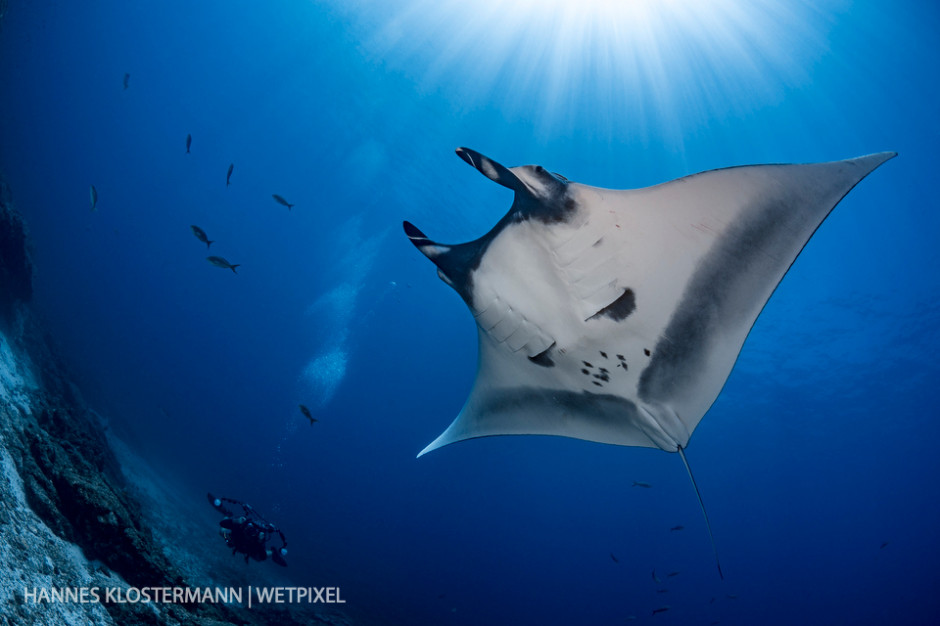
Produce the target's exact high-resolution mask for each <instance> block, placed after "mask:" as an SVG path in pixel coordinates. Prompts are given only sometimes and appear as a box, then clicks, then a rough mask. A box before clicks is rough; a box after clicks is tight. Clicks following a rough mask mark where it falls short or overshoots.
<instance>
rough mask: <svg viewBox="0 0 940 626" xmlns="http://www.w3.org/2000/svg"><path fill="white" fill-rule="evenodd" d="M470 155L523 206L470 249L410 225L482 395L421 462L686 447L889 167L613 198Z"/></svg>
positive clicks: (748, 171) (465, 154)
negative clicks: (851, 201)
mask: <svg viewBox="0 0 940 626" xmlns="http://www.w3.org/2000/svg"><path fill="white" fill-rule="evenodd" d="M458 154H460V156H461V157H462V158H464V160H466V161H467V162H468V163H470V164H471V165H473V166H474V167H476V168H477V169H478V170H480V171H481V172H482V173H484V174H485V175H486V176H488V177H489V178H491V179H493V180H495V181H496V182H499V183H500V184H502V185H504V186H506V187H509V188H511V189H513V190H514V191H515V201H514V203H513V206H512V209H511V210H510V211H509V213H508V214H507V215H506V216H505V217H504V218H503V219H502V220H500V222H499V223H498V224H497V225H496V226H495V227H494V228H493V230H491V231H490V232H489V233H488V234H487V235H485V236H484V237H482V238H480V239H478V240H476V241H473V242H469V243H466V244H458V245H450V246H448V245H441V244H436V243H434V242H432V241H430V240H429V239H427V237H425V236H424V235H423V233H421V231H419V230H418V229H417V228H415V227H414V226H412V225H410V224H408V223H406V224H405V230H406V232H407V234H408V236H409V237H410V238H411V240H412V242H413V243H414V244H415V245H416V246H417V247H418V248H419V249H420V250H421V251H422V252H424V253H425V254H426V255H427V256H428V257H429V258H431V260H433V261H434V262H435V263H436V264H437V265H438V267H439V273H440V275H441V277H442V278H443V279H444V280H445V281H446V282H447V283H448V284H450V285H451V286H453V287H454V288H455V289H456V290H457V291H458V293H460V295H461V296H462V297H463V299H464V300H465V302H466V303H467V305H468V306H469V308H470V310H471V311H472V313H473V315H474V317H475V318H476V321H477V326H478V330H479V345H480V359H479V369H478V371H477V376H476V381H475V383H474V386H473V391H472V392H471V394H470V396H469V398H468V400H467V403H466V405H465V406H464V407H463V410H462V411H461V412H460V414H459V415H458V416H457V419H456V420H454V422H453V423H452V424H451V425H450V427H448V428H447V430H445V431H444V433H443V434H442V435H441V436H440V437H438V438H437V439H436V440H435V441H434V442H432V443H431V444H430V445H429V446H427V447H426V448H425V449H424V450H423V451H422V452H421V454H424V453H425V452H428V451H430V450H434V449H436V448H439V447H441V446H444V445H446V444H449V443H453V442H456V441H461V440H463V439H470V438H474V437H485V436H489V435H509V434H542V435H561V436H566V437H575V438H578V439H586V440H591V441H599V442H604V443H612V444H618V445H628V446H647V447H658V448H661V449H663V450H667V451H671V452H675V451H677V450H681V449H682V448H685V447H686V445H687V444H688V441H689V438H690V437H691V435H692V432H693V431H694V430H695V427H696V426H697V425H698V423H699V421H700V420H701V419H702V417H703V416H704V415H705V413H706V411H708V409H709V407H710V406H711V405H712V403H713V402H714V401H715V399H716V398H717V396H718V393H719V392H720V391H721V388H722V386H723V385H724V383H725V381H726V380H727V378H728V375H729V374H730V372H731V368H732V367H733V365H734V362H735V359H736V358H737V356H738V353H739V352H740V350H741V347H742V345H743V343H744V340H745V338H746V337H747V334H748V332H749V331H750V329H751V326H752V325H753V324H754V321H755V320H756V319H757V316H758V314H759V313H760V311H761V309H762V308H763V307H764V304H765V303H766V302H767V300H768V298H769V297H770V295H771V294H772V293H773V291H774V289H775V288H776V286H777V284H778V283H779V282H780V280H781V279H782V278H783V275H784V274H785V273H786V271H787V269H788V268H789V267H790V265H791V264H792V263H793V261H794V260H795V259H796V257H797V255H798V254H799V253H800V251H801V250H802V249H803V246H804V245H805V244H806V242H807V241H808V240H809V238H810V236H812V234H813V232H814V231H815V230H816V228H817V227H818V226H819V225H820V223H821V222H822V221H823V220H824V219H825V218H826V216H827V215H828V214H829V212H830V211H831V210H832V209H833V207H835V205H836V204H837V203H838V202H839V201H840V200H841V199H842V197H843V196H845V194H847V193H848V192H849V191H850V190H851V189H852V187H854V186H855V185H856V184H857V183H858V182H859V181H860V180H861V179H862V178H864V177H865V176H866V175H867V174H868V173H870V172H871V171H872V170H874V169H875V168H876V167H878V166H879V165H881V164H882V163H884V162H885V161H887V160H888V159H890V158H892V157H893V156H895V155H894V153H888V152H885V153H880V154H873V155H870V156H864V157H859V158H856V159H849V160H846V161H836V162H832V163H820V164H809V165H756V166H746V167H734V168H729V169H721V170H714V171H709V172H704V173H701V174H696V175H693V176H688V177H686V178H681V179H678V180H674V181H671V182H668V183H663V184H661V185H657V186H655V187H649V188H646V189H637V190H611V189H600V188H597V187H589V186H587V185H581V184H578V183H573V182H569V181H567V180H566V179H564V178H562V177H560V176H557V175H554V174H551V173H549V172H547V171H545V170H544V169H542V168H541V167H532V166H525V167H516V168H511V169H509V168H505V167H503V166H501V165H499V164H498V163H496V162H495V161H492V160H490V159H487V158H486V157H484V156H482V155H480V154H478V153H476V152H473V151H470V150H465V149H461V150H459V151H458Z"/></svg>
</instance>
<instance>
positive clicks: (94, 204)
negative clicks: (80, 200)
mask: <svg viewBox="0 0 940 626" xmlns="http://www.w3.org/2000/svg"><path fill="white" fill-rule="evenodd" d="M91 210H92V211H97V210H98V190H97V189H95V186H94V185H92V186H91Z"/></svg>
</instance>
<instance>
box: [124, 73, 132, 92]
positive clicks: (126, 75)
mask: <svg viewBox="0 0 940 626" xmlns="http://www.w3.org/2000/svg"><path fill="white" fill-rule="evenodd" d="M130 79H131V75H130V74H127V73H125V74H124V89H127V83H128V81H130Z"/></svg>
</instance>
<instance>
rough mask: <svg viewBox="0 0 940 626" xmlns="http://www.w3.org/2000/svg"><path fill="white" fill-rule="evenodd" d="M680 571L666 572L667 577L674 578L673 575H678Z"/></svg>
mask: <svg viewBox="0 0 940 626" xmlns="http://www.w3.org/2000/svg"><path fill="white" fill-rule="evenodd" d="M678 575H679V572H669V573H668V574H666V578H672V577H673V576H678Z"/></svg>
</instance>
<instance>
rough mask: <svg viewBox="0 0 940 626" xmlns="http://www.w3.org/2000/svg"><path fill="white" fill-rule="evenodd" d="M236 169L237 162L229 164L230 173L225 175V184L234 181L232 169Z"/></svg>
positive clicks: (227, 184)
mask: <svg viewBox="0 0 940 626" xmlns="http://www.w3.org/2000/svg"><path fill="white" fill-rule="evenodd" d="M234 169H235V164H234V163H230V164H229V166H228V174H226V175H225V186H226V187H228V186H229V184H230V183H231V181H232V170H234Z"/></svg>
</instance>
